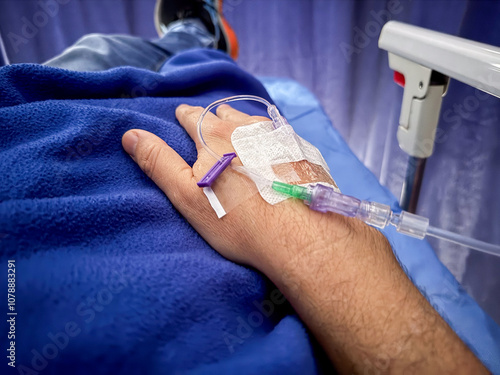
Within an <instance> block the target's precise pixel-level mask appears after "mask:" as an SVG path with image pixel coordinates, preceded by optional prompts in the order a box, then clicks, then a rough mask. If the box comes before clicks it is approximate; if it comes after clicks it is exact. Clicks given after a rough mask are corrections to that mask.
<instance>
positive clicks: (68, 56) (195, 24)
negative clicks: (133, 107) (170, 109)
mask: <svg viewBox="0 0 500 375" xmlns="http://www.w3.org/2000/svg"><path fill="white" fill-rule="evenodd" d="M214 45H215V39H214V36H213V35H211V34H210V33H209V32H208V31H207V29H206V28H205V26H204V25H203V24H202V23H201V22H200V21H198V20H196V19H190V20H183V21H177V22H173V23H172V24H170V25H169V27H168V29H167V30H166V33H165V35H164V36H163V37H162V38H160V39H157V40H153V41H148V40H144V39H142V38H138V37H134V36H128V35H103V34H89V35H86V36H84V37H83V38H81V39H80V40H78V41H77V42H76V43H75V44H74V45H72V46H71V47H69V48H67V49H66V50H65V51H64V52H63V53H62V54H60V55H59V56H56V57H54V58H53V59H51V60H49V61H47V62H46V63H44V65H49V66H54V67H59V68H63V69H68V70H75V71H99V70H107V69H111V68H115V67H118V66H133V67H137V68H143V69H148V70H153V71H158V70H159V69H160V68H161V66H162V65H163V64H164V63H165V61H166V60H167V59H168V58H169V57H171V56H172V55H175V54H176V53H179V52H181V51H184V50H187V49H190V48H213V47H214Z"/></svg>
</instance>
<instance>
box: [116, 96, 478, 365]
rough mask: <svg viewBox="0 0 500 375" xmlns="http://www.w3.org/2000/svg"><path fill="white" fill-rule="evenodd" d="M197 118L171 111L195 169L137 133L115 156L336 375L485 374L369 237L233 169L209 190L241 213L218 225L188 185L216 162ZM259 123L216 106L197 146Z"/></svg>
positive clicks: (351, 223) (184, 109) (224, 148)
mask: <svg viewBox="0 0 500 375" xmlns="http://www.w3.org/2000/svg"><path fill="white" fill-rule="evenodd" d="M202 111H203V108H200V107H190V106H187V105H182V106H180V107H178V108H177V111H176V116H177V118H178V120H179V122H180V123H181V125H182V126H183V127H184V128H185V129H186V131H187V132H188V134H189V135H190V136H191V138H192V139H193V140H194V141H195V142H196V147H197V149H198V160H197V161H196V163H195V164H194V166H193V168H190V167H189V165H188V164H186V162H185V161H184V160H183V159H182V158H181V157H180V156H179V155H178V154H177V153H176V152H175V151H174V150H172V148H170V147H169V146H168V145H167V144H166V143H165V142H164V141H162V140H161V139H160V138H158V137H157V136H155V135H153V134H151V133H148V132H146V131H144V130H129V131H128V132H127V133H125V134H124V136H123V139H122V143H123V147H124V149H125V151H127V152H128V153H129V154H130V156H131V157H132V159H134V161H135V162H136V163H137V164H139V166H140V167H141V168H142V170H143V171H144V172H145V173H146V174H147V175H148V176H149V177H150V178H151V179H152V180H153V181H154V182H155V183H156V184H157V185H158V186H159V187H160V189H162V190H163V192H164V193H165V194H166V195H167V196H168V198H169V199H170V201H171V202H172V203H173V204H174V205H175V207H176V208H177V209H178V210H179V211H180V212H181V214H182V215H184V217H185V218H186V219H187V220H188V221H189V222H190V223H191V225H192V226H193V227H194V228H195V229H196V230H197V231H198V233H200V234H201V235H202V236H203V237H204V238H205V239H206V240H207V242H208V243H210V244H211V245H212V247H213V248H214V249H216V250H217V251H219V252H220V253H221V254H222V255H223V256H225V257H226V258H228V259H230V260H233V261H235V262H239V263H244V264H248V265H250V266H253V267H255V268H257V269H259V270H260V271H262V272H263V273H264V274H266V275H267V276H268V277H269V278H270V279H271V280H272V281H273V282H274V283H275V284H276V285H277V286H278V288H279V289H280V290H281V292H282V293H283V294H284V295H285V296H286V298H287V299H288V301H289V302H290V303H291V304H292V305H293V307H294V308H295V310H296V311H297V312H298V314H299V315H300V317H301V318H302V320H303V321H304V322H305V323H306V324H307V325H308V327H309V328H310V330H311V331H312V332H313V334H314V336H315V337H316V339H317V340H318V341H319V342H320V344H321V345H322V346H323V348H324V349H325V351H326V352H327V353H328V355H329V357H330V358H331V360H332V361H333V362H334V364H335V365H336V367H337V369H338V370H339V371H340V372H342V373H349V374H351V373H389V372H393V373H444V372H445V373H464V374H467V373H474V374H479V373H486V370H485V368H484V367H483V366H482V364H481V363H480V362H479V361H478V360H477V358H475V357H474V355H473V354H472V353H471V352H470V351H469V350H468V348H467V347H466V346H465V345H464V344H463V343H462V342H461V341H460V339H459V338H458V337H457V336H456V334H455V333H454V332H453V331H452V330H451V329H450V327H448V325H447V324H446V323H445V322H444V321H443V320H442V319H441V317H440V316H439V315H438V314H437V313H436V311H435V310H434V309H433V308H432V307H431V306H430V305H429V303H428V302H427V301H426V300H425V298H424V297H423V296H422V295H421V294H420V292H419V291H418V289H417V288H415V286H414V285H413V284H412V283H411V282H410V280H409V279H408V278H407V276H406V275H405V273H404V272H403V271H402V269H401V267H400V266H399V264H398V262H397V260H396V259H395V257H394V255H393V253H392V250H391V247H390V245H389V243H388V242H387V240H386V239H385V237H384V236H383V235H382V234H381V233H380V232H378V231H377V230H375V229H373V228H370V227H368V226H367V225H365V224H364V223H362V222H360V221H358V220H356V219H350V218H344V217H342V216H339V215H336V214H321V213H318V212H315V211H312V210H309V208H307V207H306V206H305V205H304V204H303V203H301V202H297V201H294V200H287V201H285V202H282V203H280V204H277V205H275V206H271V205H269V204H267V203H266V202H265V201H264V200H263V199H262V198H261V197H260V195H258V194H253V193H254V191H252V189H251V188H249V186H252V184H251V183H250V182H249V181H248V180H247V178H246V177H244V176H242V175H241V174H239V173H237V172H235V171H234V170H232V169H227V170H226V171H225V172H224V173H223V174H222V175H221V178H219V179H218V180H217V182H216V184H218V186H217V187H218V189H222V190H223V194H228V195H229V194H231V199H232V200H233V201H238V202H241V203H240V204H239V205H238V206H237V207H236V208H234V209H233V210H232V211H231V212H229V213H228V215H227V216H225V217H223V218H222V219H218V218H217V216H216V215H215V212H214V211H213V210H212V208H211V206H210V204H209V202H208V199H207V198H206V197H205V195H204V194H203V192H202V190H201V189H200V188H199V187H198V186H197V184H196V182H197V181H199V180H200V179H201V178H202V177H203V176H204V174H205V173H206V172H207V171H208V170H209V168H210V167H211V166H212V165H213V163H214V162H215V159H214V158H213V157H212V156H210V155H209V154H208V153H207V152H206V151H205V150H204V149H203V147H202V146H201V144H200V143H199V141H198V139H197V135H196V129H195V128H196V122H197V120H198V118H199V116H200V114H201V112H202ZM263 120H267V119H265V118H261V117H250V116H248V115H246V114H244V113H241V112H238V111H236V110H234V109H232V108H231V107H229V106H227V105H226V106H220V107H219V108H218V110H217V115H214V114H211V113H209V114H208V115H207V116H206V117H205V122H204V131H203V136H204V137H205V139H206V141H207V143H208V144H210V147H211V148H212V149H213V150H214V151H215V152H217V153H218V154H220V155H221V154H223V153H227V152H232V151H234V150H233V148H232V146H231V142H230V136H231V133H232V132H233V130H234V129H235V128H236V127H237V126H241V125H247V124H250V123H252V122H259V121H263ZM238 162H239V161H238V159H234V160H233V163H238Z"/></svg>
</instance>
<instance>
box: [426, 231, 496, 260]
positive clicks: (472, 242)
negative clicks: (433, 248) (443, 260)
mask: <svg viewBox="0 0 500 375" xmlns="http://www.w3.org/2000/svg"><path fill="white" fill-rule="evenodd" d="M427 235H428V236H432V237H436V238H440V239H442V240H446V241H450V242H453V243H456V244H459V245H462V246H466V247H470V248H471V249H475V250H479V251H482V252H483V253H487V254H491V255H496V256H500V246H498V245H494V244H490V243H486V242H483V241H479V240H476V239H474V238H470V237H465V236H462V235H461V234H458V233H453V232H449V231H447V230H444V229H440V228H436V227H432V226H429V227H428V228H427Z"/></svg>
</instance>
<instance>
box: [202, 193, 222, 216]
mask: <svg viewBox="0 0 500 375" xmlns="http://www.w3.org/2000/svg"><path fill="white" fill-rule="evenodd" d="M203 192H204V193H205V195H206V196H207V198H208V201H209V202H210V205H211V206H212V208H213V209H214V211H215V213H216V214H217V217H218V218H219V219H220V218H221V217H224V216H225V215H226V211H225V210H224V208H223V207H222V204H221V203H220V201H219V199H218V198H217V196H216V195H215V193H214V191H213V190H212V188H211V187H205V188H203Z"/></svg>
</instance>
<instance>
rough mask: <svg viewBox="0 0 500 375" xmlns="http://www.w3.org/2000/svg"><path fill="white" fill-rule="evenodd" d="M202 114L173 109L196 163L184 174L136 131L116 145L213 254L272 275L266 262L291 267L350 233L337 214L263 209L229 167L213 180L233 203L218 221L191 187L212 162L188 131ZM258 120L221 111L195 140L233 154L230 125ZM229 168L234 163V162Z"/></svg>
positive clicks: (156, 142) (297, 206)
mask: <svg viewBox="0 0 500 375" xmlns="http://www.w3.org/2000/svg"><path fill="white" fill-rule="evenodd" d="M202 112H203V108H201V107H191V106H188V105H181V106H179V107H178V108H177V111H176V116H177V118H178V120H179V122H180V124H181V125H182V126H183V127H184V129H186V131H187V133H188V134H189V135H190V136H191V138H192V139H193V140H194V141H195V143H196V148H197V150H198V160H197V161H196V163H195V164H194V165H193V168H192V169H191V168H190V167H189V165H188V164H186V162H185V161H184V160H183V159H182V158H181V157H180V156H179V155H178V154H177V153H176V152H175V151H174V150H172V149H171V148H170V147H169V146H168V145H167V144H166V143H165V142H164V141H163V140H161V139H160V138H158V137H157V136H155V135H153V134H151V133H148V132H146V131H144V130H129V131H128V132H127V133H125V135H124V136H123V147H124V148H125V150H126V151H127V152H128V153H129V154H130V156H131V157H132V158H133V159H134V161H135V162H137V163H138V164H139V166H140V167H141V168H142V169H143V171H144V172H145V173H146V174H147V175H148V176H149V177H150V178H151V179H152V180H153V181H154V182H155V183H156V184H157V185H158V186H159V187H160V188H161V189H162V190H163V192H164V193H165V194H166V195H167V196H168V198H169V199H170V201H171V202H172V203H173V204H174V205H175V206H176V208H177V209H178V210H179V211H180V212H181V214H182V215H183V216H184V217H185V218H186V219H187V220H188V221H189V222H190V224H191V225H192V226H193V227H194V228H195V229H196V230H197V231H198V233H200V234H201V235H202V236H203V237H204V238H205V240H206V241H207V242H208V243H210V245H212V247H213V248H214V249H216V250H217V251H219V252H220V253H221V254H222V255H223V256H225V257H226V258H228V259H230V260H232V261H235V262H238V263H243V264H247V265H251V266H253V267H255V268H258V269H260V270H261V271H263V272H266V271H267V272H270V273H272V270H271V269H269V268H266V266H267V265H269V264H270V263H271V264H275V263H280V264H281V265H283V263H287V262H292V259H293V258H294V257H295V256H298V255H300V253H303V252H304V251H305V250H306V249H309V248H316V249H317V248H319V247H325V246H326V244H325V243H324V242H325V241H326V240H327V239H328V241H331V239H332V236H333V237H336V238H337V240H338V241H340V240H341V239H342V238H345V237H347V236H348V235H350V231H351V230H352V229H353V228H352V227H356V224H357V223H355V222H351V225H347V223H348V220H346V219H344V218H343V217H340V216H338V215H326V216H332V217H334V218H333V219H332V218H329V219H326V217H325V215H323V214H319V213H316V212H314V211H311V210H309V209H308V208H307V207H306V206H305V205H304V204H303V203H301V202H297V201H293V200H287V201H285V202H282V203H281V204H278V205H276V206H271V205H269V204H268V203H266V202H265V201H264V200H263V199H262V198H261V197H260V195H259V194H256V188H255V186H254V185H253V182H251V181H249V179H248V178H247V177H245V176H243V175H241V174H240V173H237V172H235V171H234V170H233V169H231V168H229V169H226V171H225V172H224V173H223V175H222V176H221V179H220V180H221V181H219V180H217V182H216V184H217V185H216V187H214V189H215V188H217V191H221V192H222V195H223V196H230V197H231V200H232V201H236V202H241V203H240V204H239V205H238V206H237V207H235V208H234V209H233V210H231V212H229V213H228V215H226V216H225V217H223V218H222V219H218V218H217V216H216V215H215V212H214V211H213V209H212V208H211V206H210V204H209V202H208V199H207V197H206V196H205V194H204V193H203V191H202V189H200V188H199V187H198V186H197V185H196V182H197V181H199V180H200V179H201V178H202V177H203V176H204V175H205V173H206V172H207V171H208V170H209V169H210V167H211V166H212V165H213V164H214V162H215V159H214V158H213V157H212V156H211V155H210V154H208V152H207V151H206V150H205V149H204V148H203V147H202V145H201V143H200V141H199V140H198V136H197V133H196V123H197V121H198V118H199V116H200V114H201V113H202ZM260 121H269V119H267V118H265V117H255V116H253V117H252V116H249V115H247V114H244V113H242V112H239V111H237V110H235V109H233V108H231V107H230V106H228V105H222V106H219V107H218V109H217V115H214V114H212V113H208V114H207V116H206V117H205V120H204V124H203V135H204V138H205V140H206V142H207V143H208V144H209V145H210V147H211V148H212V149H213V150H214V151H215V152H216V153H218V154H219V155H222V154H224V153H228V152H234V149H233V147H232V145H231V140H230V138H231V134H232V132H233V131H234V129H235V128H236V127H238V126H241V125H248V124H251V123H255V122H260ZM233 164H239V165H241V163H240V162H239V159H238V158H236V159H234V160H233ZM249 186H254V187H253V188H249ZM358 226H359V225H358ZM377 233H378V232H376V231H374V234H375V235H377ZM379 236H380V235H379ZM330 245H331V244H330ZM294 252H297V253H296V254H294ZM273 269H274V268H273Z"/></svg>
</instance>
